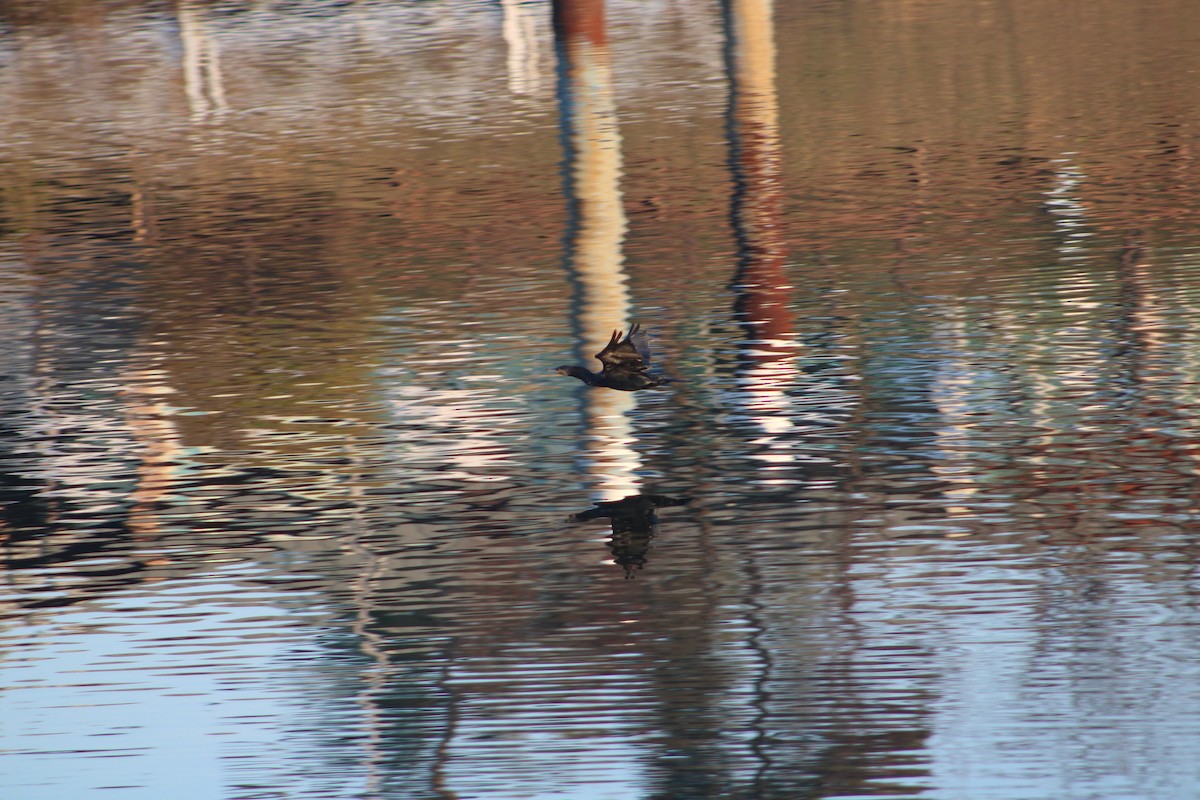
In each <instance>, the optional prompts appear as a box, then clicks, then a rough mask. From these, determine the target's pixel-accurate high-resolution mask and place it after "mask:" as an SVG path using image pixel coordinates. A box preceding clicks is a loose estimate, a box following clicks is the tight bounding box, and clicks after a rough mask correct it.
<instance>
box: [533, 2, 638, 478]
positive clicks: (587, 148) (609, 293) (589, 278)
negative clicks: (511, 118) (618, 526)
mask: <svg viewBox="0 0 1200 800" xmlns="http://www.w3.org/2000/svg"><path fill="white" fill-rule="evenodd" d="M554 32H555V37H556V39H557V42H558V51H559V61H560V63H559V74H560V80H561V82H562V84H561V91H560V92H559V97H560V105H561V113H562V120H563V127H564V131H565V133H566V140H567V143H568V148H569V152H568V154H567V162H566V168H567V171H568V173H567V174H568V181H567V186H568V193H569V196H570V199H571V211H572V215H571V230H570V234H569V237H568V242H567V254H566V266H567V269H568V270H569V271H570V273H571V278H572V280H573V283H574V285H575V297H574V312H575V323H576V335H577V339H576V348H575V349H576V356H577V360H578V361H579V362H580V363H583V364H589V363H593V362H592V357H593V355H594V354H595V353H597V352H599V351H600V350H601V349H602V348H603V347H604V345H605V344H607V343H608V339H609V336H610V335H611V334H612V332H613V330H614V329H622V330H625V329H628V323H629V305H630V303H629V290H628V288H627V285H626V277H625V271H624V264H623V262H624V256H623V255H622V252H621V246H622V243H623V241H624V238H625V230H626V219H625V210H624V207H623V206H622V202H621V188H620V176H621V136H620V132H619V130H618V128H617V111H616V102H615V99H614V97H613V77H612V63H611V60H610V55H609V50H608V42H607V39H606V37H605V28H604V2H603V0H555V2H554ZM582 397H583V398H584V400H583V403H584V430H585V441H584V445H583V454H582V456H581V462H582V463H581V465H582V468H583V470H584V471H585V473H586V474H587V476H588V478H589V481H590V483H591V485H592V492H593V499H594V500H596V501H607V500H619V499H621V498H623V497H627V496H629V495H633V494H637V493H638V492H639V491H640V489H641V480H640V479H639V478H638V476H637V471H638V469H639V468H640V466H641V460H640V458H639V456H638V454H637V452H636V451H635V450H634V449H633V447H632V446H631V445H632V443H633V440H634V431H633V424H632V422H631V421H630V419H629V412H630V411H632V410H633V409H634V408H635V407H636V406H637V399H636V396H635V395H634V394H633V393H632V392H618V391H613V390H610V389H591V390H586V391H584V392H582Z"/></svg>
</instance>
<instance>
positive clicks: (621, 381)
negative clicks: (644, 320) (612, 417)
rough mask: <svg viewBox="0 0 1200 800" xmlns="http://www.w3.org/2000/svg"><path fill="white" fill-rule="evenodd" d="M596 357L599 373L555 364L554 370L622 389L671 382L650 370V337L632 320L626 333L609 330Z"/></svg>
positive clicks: (594, 384)
mask: <svg viewBox="0 0 1200 800" xmlns="http://www.w3.org/2000/svg"><path fill="white" fill-rule="evenodd" d="M622 336H624V337H625V338H621V337H622ZM596 358H597V359H598V360H599V361H600V363H601V364H603V365H604V367H603V369H601V370H600V371H599V372H592V371H591V370H589V369H588V368H587V367H581V366H578V365H570V364H568V365H566V366H562V367H558V368H557V369H556V370H555V372H557V373H558V374H559V375H570V376H571V377H572V378H579V380H581V381H583V382H584V383H586V384H587V385H588V386H604V387H607V388H609V389H619V390H620V391H622V392H636V391H639V390H641V389H653V388H655V387H658V386H663V385H664V384H667V383H670V382H671V379H670V378H668V377H666V376H665V375H659V374H656V373H651V372H650V340H649V337H647V336H646V332H645V331H643V330H642V326H641V325H638V324H637V323H636V322H635V323H634V324H633V326H632V327H630V329H629V333H628V334H623V333H622V332H621V331H613V334H612V338H611V339H609V340H608V344H607V345H605V346H604V349H603V350H601V351H600V352H599V353H596Z"/></svg>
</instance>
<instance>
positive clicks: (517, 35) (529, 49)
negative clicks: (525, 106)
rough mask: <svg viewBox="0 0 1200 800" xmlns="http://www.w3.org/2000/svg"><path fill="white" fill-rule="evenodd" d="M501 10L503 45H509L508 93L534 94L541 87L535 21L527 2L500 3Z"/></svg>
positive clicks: (508, 1) (504, 0) (521, 0)
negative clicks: (502, 16)
mask: <svg viewBox="0 0 1200 800" xmlns="http://www.w3.org/2000/svg"><path fill="white" fill-rule="evenodd" d="M500 9H501V11H503V12H504V43H505V44H506V45H508V90H509V91H510V92H512V93H513V94H533V93H534V92H536V91H537V90H538V89H539V88H541V80H540V79H539V75H538V40H537V23H536V18H535V17H534V14H533V11H532V10H531V6H530V4H529V3H528V2H527V0H500ZM539 10H540V7H539Z"/></svg>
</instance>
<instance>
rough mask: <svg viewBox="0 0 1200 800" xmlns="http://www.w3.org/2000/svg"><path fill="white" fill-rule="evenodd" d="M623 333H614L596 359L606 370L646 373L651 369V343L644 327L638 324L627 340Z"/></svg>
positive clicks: (630, 330)
mask: <svg viewBox="0 0 1200 800" xmlns="http://www.w3.org/2000/svg"><path fill="white" fill-rule="evenodd" d="M621 336H622V333H621V331H613V335H612V338H611V339H609V340H608V344H607V345H605V347H604V349H603V350H601V351H600V352H599V353H596V358H598V359H599V360H600V363H601V364H603V365H604V369H605V370H611V371H616V372H645V371H646V370H647V369H648V368H649V367H650V341H649V337H647V336H646V332H645V331H643V330H642V326H641V325H638V324H637V323H636V322H635V323H634V324H633V326H632V327H630V329H629V333H628V334H626V335H625V338H623V339H622V338H621Z"/></svg>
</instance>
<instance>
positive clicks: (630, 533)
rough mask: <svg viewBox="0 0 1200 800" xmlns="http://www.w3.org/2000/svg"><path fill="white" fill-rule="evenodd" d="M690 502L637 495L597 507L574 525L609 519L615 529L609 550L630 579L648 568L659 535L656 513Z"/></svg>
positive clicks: (672, 498) (687, 499)
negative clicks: (649, 558)
mask: <svg viewBox="0 0 1200 800" xmlns="http://www.w3.org/2000/svg"><path fill="white" fill-rule="evenodd" d="M688 502H689V498H686V497H667V496H666V495H661V494H636V495H630V496H629V497H623V498H621V499H620V500H609V501H605V502H599V503H596V505H595V507H594V508H589V509H588V510H587V511H583V512H581V513H579V514H575V515H574V516H572V517H571V521H572V522H589V521H591V520H593V519H607V520H608V521H609V524H611V525H612V538H611V539H609V541H608V549H609V550H611V551H612V554H613V561H614V562H615V563H617V564H620V565H621V567H622V568H623V569H624V570H625V577H626V578H632V577H634V573H635V572H636V571H637V570H639V569H642V568H643V567H644V566H645V565H646V554H647V553H648V552H649V551H650V540H651V539H653V538H654V536H655V534H657V533H658V514H656V513H655V512H656V511H657V510H658V509H660V508H668V507H670V506H682V505H686V504H687V503H688Z"/></svg>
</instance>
